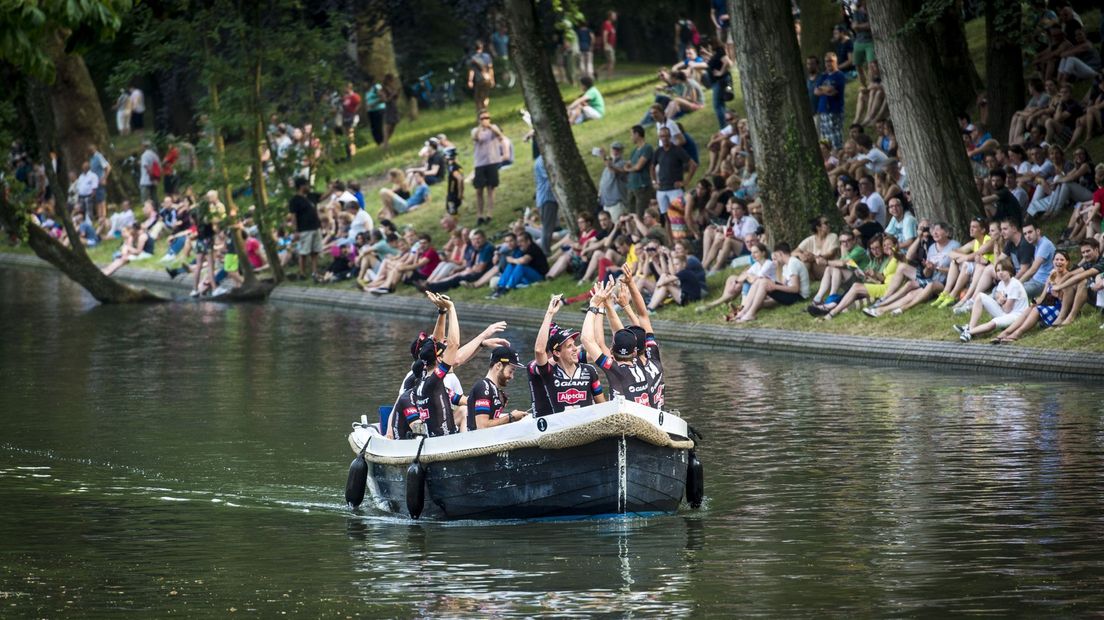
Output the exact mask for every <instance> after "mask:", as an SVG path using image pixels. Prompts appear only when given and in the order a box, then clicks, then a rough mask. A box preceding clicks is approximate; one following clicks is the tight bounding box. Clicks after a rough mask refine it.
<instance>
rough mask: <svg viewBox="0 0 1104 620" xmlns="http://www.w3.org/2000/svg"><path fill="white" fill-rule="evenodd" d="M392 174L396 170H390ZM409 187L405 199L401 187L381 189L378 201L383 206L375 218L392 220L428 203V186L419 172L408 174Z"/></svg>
mask: <svg viewBox="0 0 1104 620" xmlns="http://www.w3.org/2000/svg"><path fill="white" fill-rule="evenodd" d="M392 172H398V170H392ZM409 187H410V191H409V194H408V196H407V197H403V195H402V194H403V188H402V186H397V187H396V189H387V188H386V187H385V188H383V189H381V190H380V201H381V202H382V203H383V206H382V207H380V210H379V211H378V212H377V213H376V217H377V218H379V219H381V220H393V219H395V216H396V215H398V214H400V213H406V212H407V211H413V210H414V209H417V208H418V207H420V206H422V205H423V204H427V203H428V202H429V185H427V184H426V180H425V176H423V175H422V173H421V172H417V171H415V172H412V173H411V174H410V186H409Z"/></svg>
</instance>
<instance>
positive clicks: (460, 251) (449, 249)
mask: <svg viewBox="0 0 1104 620" xmlns="http://www.w3.org/2000/svg"><path fill="white" fill-rule="evenodd" d="M468 247H469V246H468V240H467V231H466V230H464V229H462V228H457V229H455V230H453V231H452V232H450V233H449V235H448V241H446V242H445V245H444V246H443V247H442V248H441V251H440V252H439V254H440V255H441V257H442V258H441V262H439V263H437V267H435V268H434V269H433V273H431V274H429V277H428V278H426V284H433V283H434V282H438V281H440V280H444V279H446V278H449V277H451V276H452V274H453V273H455V272H457V271H460V270H461V269H463V268H464V267H465V266H466V265H465V264H464V254H465V250H467V248H468Z"/></svg>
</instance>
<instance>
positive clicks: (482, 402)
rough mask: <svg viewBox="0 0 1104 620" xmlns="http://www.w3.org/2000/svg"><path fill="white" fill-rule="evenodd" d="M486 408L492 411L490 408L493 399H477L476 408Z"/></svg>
mask: <svg viewBox="0 0 1104 620" xmlns="http://www.w3.org/2000/svg"><path fill="white" fill-rule="evenodd" d="M484 407H486V408H488V409H490V407H491V399H489V398H480V399H477V400H476V401H475V408H476V409H482V408H484Z"/></svg>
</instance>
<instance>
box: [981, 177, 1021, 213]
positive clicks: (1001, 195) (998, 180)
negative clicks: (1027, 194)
mask: <svg viewBox="0 0 1104 620" xmlns="http://www.w3.org/2000/svg"><path fill="white" fill-rule="evenodd" d="M1007 180H1008V174H1007V173H1006V172H1005V171H1004V170H1002V169H1000V168H994V169H993V170H990V171H989V187H990V188H991V190H992V192H991V193H990V194H989V195H988V196H985V197H984V198H982V199H981V204H982V208H983V209H985V214H986V216H988V218H989V219H990V220H992V221H994V222H997V221H999V222H1003V221H1005V220H1009V219H1011V220H1013V221H1014V222H1016V225H1017V226H1022V225H1023V208H1022V207H1021V206H1020V201H1018V200H1016V197H1015V196H1013V195H1012V192H1010V191H1009V190H1008V187H1007V186H1006V182H1007Z"/></svg>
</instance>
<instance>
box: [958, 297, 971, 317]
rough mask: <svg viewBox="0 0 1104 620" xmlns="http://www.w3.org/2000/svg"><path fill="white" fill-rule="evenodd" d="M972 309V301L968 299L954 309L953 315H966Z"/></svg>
mask: <svg viewBox="0 0 1104 620" xmlns="http://www.w3.org/2000/svg"><path fill="white" fill-rule="evenodd" d="M973 309H974V300H972V299H968V300H966V301H964V302H962V303H960V304H958V305H957V306H955V307H954V313H955V314H966V313H968V312H969V311H971V310H973Z"/></svg>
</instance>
